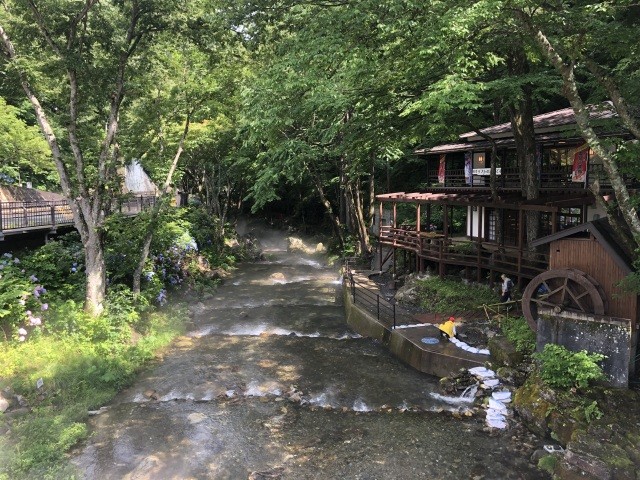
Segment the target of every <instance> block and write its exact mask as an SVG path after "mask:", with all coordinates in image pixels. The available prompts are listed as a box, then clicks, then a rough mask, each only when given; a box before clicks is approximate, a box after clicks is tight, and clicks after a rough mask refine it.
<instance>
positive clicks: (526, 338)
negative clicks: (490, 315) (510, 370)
mask: <svg viewBox="0 0 640 480" xmlns="http://www.w3.org/2000/svg"><path fill="white" fill-rule="evenodd" d="M500 329H501V330H502V333H503V334H504V335H505V337H507V339H508V340H509V341H510V342H511V343H513V344H514V345H515V347H516V350H517V351H518V352H520V353H522V354H524V355H530V354H531V353H533V351H534V350H535V348H536V334H535V332H534V331H533V330H531V327H530V326H529V324H528V323H527V320H526V319H525V318H524V317H506V318H504V319H502V320H501V321H500Z"/></svg>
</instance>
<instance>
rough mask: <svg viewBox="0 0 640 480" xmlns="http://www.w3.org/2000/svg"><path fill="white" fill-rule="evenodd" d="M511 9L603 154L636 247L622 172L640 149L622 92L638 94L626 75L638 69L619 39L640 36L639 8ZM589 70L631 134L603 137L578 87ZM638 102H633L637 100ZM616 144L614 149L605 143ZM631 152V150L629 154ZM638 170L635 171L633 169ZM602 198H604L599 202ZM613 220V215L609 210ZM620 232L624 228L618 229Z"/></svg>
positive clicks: (639, 235) (632, 40)
mask: <svg viewBox="0 0 640 480" xmlns="http://www.w3.org/2000/svg"><path fill="white" fill-rule="evenodd" d="M516 3H517V4H516V5H514V6H513V8H514V10H513V11H514V12H515V15H516V17H517V19H518V20H519V21H520V23H521V24H522V26H523V27H524V28H525V29H526V31H527V32H528V33H529V35H530V38H531V39H532V41H533V42H535V44H537V46H538V48H539V49H540V51H541V52H542V53H543V55H544V56H545V57H546V58H547V60H548V61H549V62H550V63H551V64H552V65H553V66H554V67H555V69H556V70H557V72H558V73H559V74H560V77H561V78H562V82H563V86H564V89H563V93H564V95H565V96H566V97H567V99H568V100H569V102H570V104H571V106H572V108H573V111H574V113H575V117H576V121H577V123H578V127H579V128H580V131H581V132H582V135H583V137H584V138H585V140H586V141H587V142H588V144H589V146H590V147H591V149H592V150H593V151H594V152H595V154H596V155H597V156H598V157H599V158H600V159H601V160H602V163H603V165H604V168H605V171H606V172H607V175H608V177H609V180H610V181H611V186H612V188H613V191H614V192H615V196H616V200H617V204H618V209H619V212H620V214H621V216H622V218H624V222H625V223H626V225H627V227H628V229H629V230H630V232H631V235H632V237H633V242H634V244H635V246H636V247H640V218H638V213H637V208H636V207H637V201H636V200H634V199H633V198H632V196H631V194H630V192H629V190H628V188H627V186H626V182H625V179H624V178H623V171H624V168H621V166H620V163H621V162H622V163H623V164H624V162H625V157H626V158H629V157H633V156H635V155H637V154H638V153H640V149H639V148H638V146H637V142H638V140H640V123H638V120H637V117H636V116H634V115H633V114H632V113H631V111H632V108H631V106H630V105H629V104H628V102H627V100H626V98H627V95H626V94H627V93H628V94H629V95H630V97H628V98H637V96H636V95H637V94H638V87H637V84H634V83H630V82H629V78H628V77H629V75H630V74H631V76H636V75H637V72H638V71H640V70H639V65H638V60H637V55H635V53H634V52H633V51H632V50H631V51H630V50H629V49H628V48H626V47H625V48H621V47H620V45H625V46H629V47H630V46H631V45H637V44H638V41H639V40H640V9H639V7H638V5H637V4H636V3H635V2H630V1H621V2H620V1H616V2H611V1H605V2H580V3H577V4H572V5H564V4H562V5H557V6H555V8H554V6H550V7H549V8H545V9H539V8H535V7H533V6H531V5H528V2H516ZM579 75H582V76H587V77H588V76H590V77H591V78H592V79H593V80H595V83H596V84H598V85H599V86H600V89H601V92H602V94H603V95H602V94H601V96H600V98H601V99H602V96H604V98H605V99H608V100H610V101H611V103H612V105H613V108H614V109H615V112H616V114H617V123H618V125H619V126H620V127H622V128H624V129H626V131H627V132H628V135H629V136H630V137H631V138H629V137H627V138H623V137H618V139H617V140H612V139H611V138H603V137H602V135H601V134H600V133H599V131H598V129H597V128H596V127H595V126H594V123H593V120H592V119H591V113H592V112H591V110H592V109H593V107H591V109H590V107H589V106H588V105H587V102H586V101H585V98H584V95H583V93H582V92H581V90H580V86H581V85H580V83H579V81H578V76H579ZM636 106H637V105H636ZM612 144H617V149H613V150H612V149H611V148H609V146H610V145H612ZM630 153H631V155H630ZM636 173H637V172H636ZM591 189H592V191H593V193H594V195H595V196H596V197H597V198H598V197H601V193H600V190H599V184H598V182H597V181H596V182H594V183H592V184H591ZM602 203H604V202H602ZM610 217H611V220H612V222H613V223H614V224H615V222H616V218H615V216H610ZM619 233H621V234H622V235H623V236H624V233H623V231H620V232H619Z"/></svg>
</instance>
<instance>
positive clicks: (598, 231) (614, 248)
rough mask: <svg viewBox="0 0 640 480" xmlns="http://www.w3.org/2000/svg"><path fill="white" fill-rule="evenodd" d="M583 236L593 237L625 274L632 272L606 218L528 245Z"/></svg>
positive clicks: (628, 259)
mask: <svg viewBox="0 0 640 480" xmlns="http://www.w3.org/2000/svg"><path fill="white" fill-rule="evenodd" d="M585 234H591V235H593V237H594V238H595V239H596V241H597V242H598V243H599V244H600V245H602V247H603V248H604V249H605V250H606V251H607V253H608V254H609V255H610V256H611V257H612V258H613V260H614V261H615V262H616V264H617V265H618V266H619V267H620V268H621V269H622V271H623V272H624V273H625V274H629V273H631V272H632V271H633V267H632V265H633V264H632V258H631V256H630V255H629V254H628V253H627V252H626V251H625V250H624V249H623V248H622V247H621V242H620V241H619V240H618V239H617V237H618V235H617V234H616V233H615V231H614V229H613V227H612V226H611V224H610V223H609V220H608V219H606V218H599V219H597V220H593V221H592V222H587V223H582V224H580V225H576V226H575V227H571V228H567V229H565V230H560V231H559V232H556V233H554V234H551V235H547V236H545V237H540V238H537V239H536V240H534V241H532V242H530V244H531V245H532V246H534V247H537V246H539V245H544V244H546V243H550V242H553V241H555V240H560V239H563V238H567V237H579V236H585Z"/></svg>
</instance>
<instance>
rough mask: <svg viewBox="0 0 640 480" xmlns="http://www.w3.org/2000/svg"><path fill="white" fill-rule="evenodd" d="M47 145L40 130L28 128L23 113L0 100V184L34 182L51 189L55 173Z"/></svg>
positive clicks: (32, 127)
mask: <svg viewBox="0 0 640 480" xmlns="http://www.w3.org/2000/svg"><path fill="white" fill-rule="evenodd" d="M54 170H55V169H54V166H53V161H52V159H51V154H50V152H49V147H48V146H47V142H45V140H44V138H42V135H41V134H40V130H39V129H38V127H37V126H34V125H32V126H28V125H27V124H26V123H25V122H24V120H23V119H22V118H21V114H20V111H19V110H18V109H17V108H15V107H13V106H11V105H7V102H6V101H5V99H4V98H2V97H0V184H2V183H8V184H12V183H17V182H18V181H21V182H24V181H30V182H32V183H33V185H34V186H36V185H38V186H42V185H49V184H51V183H53V182H52V180H53V179H52V174H53V173H54Z"/></svg>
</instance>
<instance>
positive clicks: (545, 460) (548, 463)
mask: <svg viewBox="0 0 640 480" xmlns="http://www.w3.org/2000/svg"><path fill="white" fill-rule="evenodd" d="M559 460H560V456H559V455H545V456H543V457H542V458H540V460H538V468H539V469H540V470H544V471H545V472H548V473H550V474H553V472H554V471H555V469H556V465H557V464H558V461H559Z"/></svg>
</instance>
